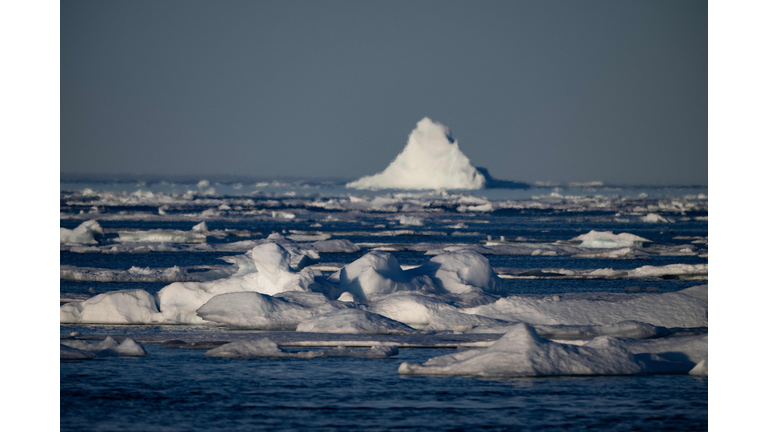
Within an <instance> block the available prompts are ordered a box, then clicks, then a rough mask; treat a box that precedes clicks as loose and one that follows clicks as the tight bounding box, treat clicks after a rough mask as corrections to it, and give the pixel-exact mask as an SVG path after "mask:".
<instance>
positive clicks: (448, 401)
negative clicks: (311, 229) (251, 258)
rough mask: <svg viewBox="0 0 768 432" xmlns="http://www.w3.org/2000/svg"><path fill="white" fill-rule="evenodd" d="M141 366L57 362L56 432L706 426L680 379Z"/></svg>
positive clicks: (698, 393) (364, 364)
mask: <svg viewBox="0 0 768 432" xmlns="http://www.w3.org/2000/svg"><path fill="white" fill-rule="evenodd" d="M145 348H147V349H148V350H149V352H150V355H149V356H146V357H144V358H105V359H99V360H89V361H62V362H61V363H60V377H61V383H60V408H61V411H60V412H61V420H60V426H61V430H62V431H81V430H110V431H164V430H184V431H203V430H205V431H208V430H230V431H251V430H297V429H304V430H313V431H331V430H366V431H384V430H441V431H442V430H475V429H483V430H542V429H543V430H587V429H603V430H619V431H630V430H633V431H634V430H647V431H658V430H671V431H672V430H673V431H682V430H686V431H693V430H706V429H707V406H708V405H707V380H706V379H701V378H695V377H691V376H687V375H666V376H665V375H656V376H632V377H557V378H523V379H504V380H487V379H476V378H465V377H402V376H400V375H399V374H398V373H397V368H398V366H399V365H400V363H401V362H403V361H409V362H424V361H426V360H427V359H428V358H430V357H434V356H438V355H444V354H449V353H452V352H453V351H451V350H425V349H412V350H401V351H400V355H399V356H398V357H395V358H390V359H386V360H369V359H348V358H329V359H313V360H294V359H289V360H285V359H283V360H239V359H217V358H208V357H205V356H204V352H203V351H190V350H171V349H165V348H163V347H162V346H159V345H145Z"/></svg>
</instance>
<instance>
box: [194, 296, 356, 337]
mask: <svg viewBox="0 0 768 432" xmlns="http://www.w3.org/2000/svg"><path fill="white" fill-rule="evenodd" d="M351 307H354V306H353V305H350V304H349V303H346V302H339V301H333V300H329V299H328V298H327V297H325V296H324V295H322V294H319V293H305V292H293V293H283V294H281V295H277V296H269V295H264V294H259V293H257V292H239V293H230V294H220V295H217V296H215V297H213V298H211V299H210V300H208V301H207V302H206V303H205V304H204V305H202V306H201V307H200V308H199V309H198V310H197V315H198V316H199V317H200V318H202V319H204V320H205V321H208V322H213V323H217V324H224V325H227V326H230V327H238V328H249V329H258V330H296V327H297V326H298V325H299V324H300V323H302V322H304V321H307V320H310V319H312V318H313V317H315V316H318V315H328V314H331V313H335V312H339V311H340V310H342V309H346V308H351Z"/></svg>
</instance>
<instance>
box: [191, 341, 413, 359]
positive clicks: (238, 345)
mask: <svg viewBox="0 0 768 432" xmlns="http://www.w3.org/2000/svg"><path fill="white" fill-rule="evenodd" d="M398 351H399V350H398V348H397V347H396V346H374V347H372V348H371V349H370V350H352V349H348V348H345V347H343V346H339V347H336V348H333V349H331V350H311V351H297V352H290V351H285V350H283V349H281V348H280V347H278V346H277V344H276V343H275V342H273V341H271V340H269V339H267V338H263V339H257V340H244V341H236V342H230V343H228V344H225V345H222V346H220V347H218V348H214V349H212V350H210V351H207V352H206V353H205V355H206V356H208V357H223V358H250V359H255V358H300V359H312V358H318V357H319V358H326V357H353V358H371V359H379V358H387V357H391V356H395V355H397V354H398Z"/></svg>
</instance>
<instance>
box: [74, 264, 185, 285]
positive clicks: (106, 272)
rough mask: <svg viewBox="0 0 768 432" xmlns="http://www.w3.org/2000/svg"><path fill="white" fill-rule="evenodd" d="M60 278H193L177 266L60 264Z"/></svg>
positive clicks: (119, 280) (130, 279)
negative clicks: (144, 266) (117, 266)
mask: <svg viewBox="0 0 768 432" xmlns="http://www.w3.org/2000/svg"><path fill="white" fill-rule="evenodd" d="M59 275H60V276H59V277H60V279H61V280H73V281H96V282H168V283H170V282H178V281H190V280H193V278H192V277H191V276H190V275H189V273H187V271H186V270H184V269H182V268H179V267H171V268H168V269H151V268H142V267H131V268H130V269H128V270H113V269H100V268H93V267H74V266H65V265H63V266H60V269H59Z"/></svg>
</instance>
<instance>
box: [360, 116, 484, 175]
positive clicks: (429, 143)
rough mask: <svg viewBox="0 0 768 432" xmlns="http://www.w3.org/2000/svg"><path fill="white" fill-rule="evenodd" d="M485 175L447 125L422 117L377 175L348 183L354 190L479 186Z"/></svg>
mask: <svg viewBox="0 0 768 432" xmlns="http://www.w3.org/2000/svg"><path fill="white" fill-rule="evenodd" d="M485 183H486V179H485V177H484V176H483V175H482V174H481V173H480V172H479V171H478V170H477V169H476V168H475V167H474V166H472V164H471V163H470V161H469V158H467V157H466V156H465V155H464V153H462V152H461V150H459V145H458V143H456V142H455V141H454V140H453V139H452V138H451V136H450V133H449V132H448V128H446V127H445V126H443V125H442V124H440V123H437V122H433V121H432V120H430V119H429V118H426V117H425V118H424V119H422V120H421V121H419V122H418V123H417V124H416V129H414V130H413V131H412V132H411V135H410V136H409V137H408V144H407V145H406V146H405V148H404V149H403V151H402V152H401V153H400V154H399V155H397V157H396V158H395V160H394V161H392V163H390V164H389V166H388V167H387V168H386V169H385V170H384V171H383V172H380V173H378V174H375V175H372V176H366V177H363V178H361V179H359V180H357V181H354V182H351V183H347V187H349V188H355V189H440V188H445V189H481V188H483V187H484V186H485Z"/></svg>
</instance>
